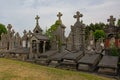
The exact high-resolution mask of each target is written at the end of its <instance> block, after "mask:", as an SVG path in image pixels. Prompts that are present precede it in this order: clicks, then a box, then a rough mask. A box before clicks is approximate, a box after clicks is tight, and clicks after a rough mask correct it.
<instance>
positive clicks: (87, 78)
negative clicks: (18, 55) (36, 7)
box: [0, 58, 113, 80]
mask: <svg viewBox="0 0 120 80" xmlns="http://www.w3.org/2000/svg"><path fill="white" fill-rule="evenodd" d="M0 80H113V79H110V78H105V77H101V76H97V75H94V74H87V73H83V72H75V71H67V70H61V69H55V68H49V67H45V66H40V65H36V64H31V63H26V62H20V61H15V60H9V59H3V58H0Z"/></svg>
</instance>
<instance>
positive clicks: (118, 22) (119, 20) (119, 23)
mask: <svg viewBox="0 0 120 80" xmlns="http://www.w3.org/2000/svg"><path fill="white" fill-rule="evenodd" d="M117 25H118V26H119V27H120V19H118V21H117Z"/></svg>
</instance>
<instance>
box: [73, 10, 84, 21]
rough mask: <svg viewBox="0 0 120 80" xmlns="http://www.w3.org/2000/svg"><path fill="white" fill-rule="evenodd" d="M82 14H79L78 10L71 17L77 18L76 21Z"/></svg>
mask: <svg viewBox="0 0 120 80" xmlns="http://www.w3.org/2000/svg"><path fill="white" fill-rule="evenodd" d="M82 16H83V15H82V14H80V12H79V11H77V12H76V15H74V16H73V17H74V18H76V19H77V21H79V19H80V17H82Z"/></svg>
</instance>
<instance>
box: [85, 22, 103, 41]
mask: <svg viewBox="0 0 120 80" xmlns="http://www.w3.org/2000/svg"><path fill="white" fill-rule="evenodd" d="M104 27H105V24H104V23H101V22H100V23H95V24H93V23H91V24H90V25H87V27H86V29H85V33H86V35H85V39H87V38H88V36H89V34H90V31H93V32H95V31H96V30H103V29H104Z"/></svg>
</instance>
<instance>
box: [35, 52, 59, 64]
mask: <svg viewBox="0 0 120 80" xmlns="http://www.w3.org/2000/svg"><path fill="white" fill-rule="evenodd" d="M56 53H57V51H56V50H51V51H47V52H45V53H42V54H40V55H39V56H38V58H37V59H36V63H37V64H41V65H48V64H49V62H50V60H49V59H48V58H50V57H51V56H53V55H54V54H56Z"/></svg>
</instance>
